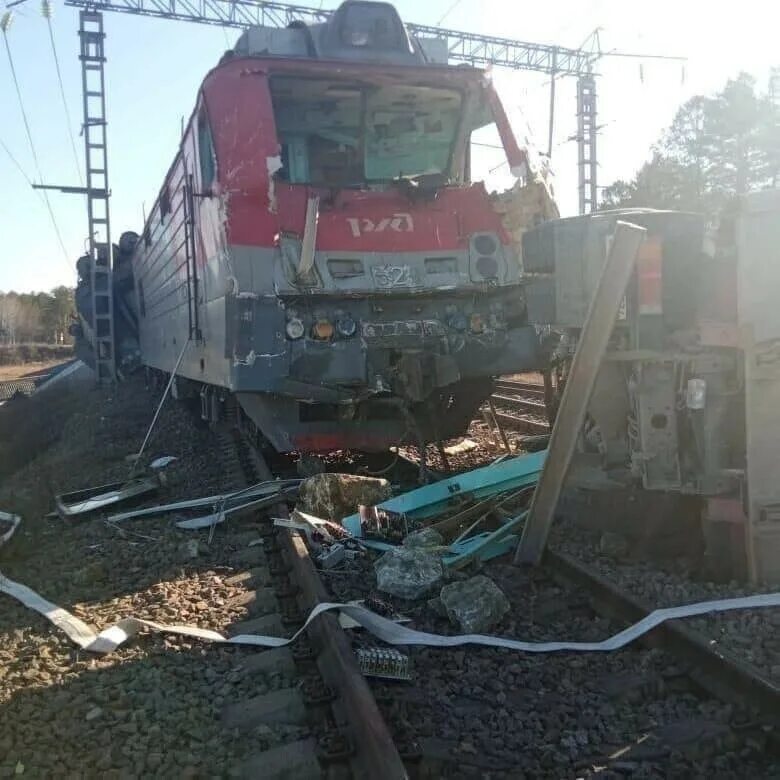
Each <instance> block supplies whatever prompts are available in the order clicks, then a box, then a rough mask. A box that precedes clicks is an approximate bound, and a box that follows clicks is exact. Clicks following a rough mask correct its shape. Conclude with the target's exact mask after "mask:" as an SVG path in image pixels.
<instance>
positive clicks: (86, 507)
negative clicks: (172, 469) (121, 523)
mask: <svg viewBox="0 0 780 780" xmlns="http://www.w3.org/2000/svg"><path fill="white" fill-rule="evenodd" d="M162 484H163V475H162V474H160V473H158V474H156V475H154V476H151V477H141V478H137V479H130V480H127V481H126V482H112V483H111V484H109V485H101V486H100V487H94V488H85V489H84V490H76V491H74V492H73V493H63V494H62V495H59V496H56V497H55V502H56V506H57V513H58V514H59V516H60V517H61V518H63V519H65V518H66V517H75V516H77V515H85V514H88V513H89V512H95V511H97V510H98V509H105V508H106V507H108V506H113V505H114V504H119V503H121V502H123V501H128V500H129V499H131V498H139V497H140V496H144V495H146V494H147V493H153V492H154V491H156V490H157V489H158V488H159V487H160V485H162Z"/></svg>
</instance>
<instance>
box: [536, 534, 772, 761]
mask: <svg viewBox="0 0 780 780" xmlns="http://www.w3.org/2000/svg"><path fill="white" fill-rule="evenodd" d="M544 565H545V566H547V567H548V568H549V569H550V570H551V571H552V572H553V573H554V576H555V577H556V578H557V579H559V580H560V581H561V582H563V583H565V584H567V585H569V586H572V587H575V588H583V589H584V590H585V591H586V592H587V593H588V594H589V595H590V596H591V597H592V599H593V605H594V608H595V609H596V610H597V612H598V613H599V614H602V615H606V616H610V617H614V618H618V619H621V620H625V621H626V622H628V623H634V622H638V621H640V620H642V619H643V618H645V617H646V616H647V615H649V614H650V613H651V612H652V611H653V609H654V607H652V606H650V605H648V604H645V603H643V602H642V601H641V600H640V599H638V598H636V597H635V596H634V595H632V594H630V593H628V592H627V591H625V590H623V589H621V588H619V587H618V586H617V585H615V584H614V583H613V582H611V581H610V580H608V579H606V578H605V577H603V576H601V575H600V574H599V573H598V572H596V571H594V570H593V569H592V568H590V567H588V566H586V565H585V564H583V563H581V562H579V561H577V560H576V559H575V558H574V557H572V556H571V555H567V554H565V553H561V552H557V551H554V550H551V549H549V548H548V549H547V550H546V551H545V555H544ZM641 641H642V642H643V643H645V644H647V645H649V646H651V647H662V648H664V649H666V650H668V651H669V652H670V653H672V654H674V655H675V656H676V657H678V658H679V659H680V660H681V661H682V662H684V663H686V665H687V674H688V675H689V676H690V677H691V678H692V679H693V680H694V682H696V683H697V684H698V685H699V686H700V687H701V688H702V689H703V690H704V691H706V692H707V693H709V694H710V695H712V696H714V697H716V698H718V699H721V700H722V701H725V702H729V703H731V704H734V705H737V706H739V707H743V708H744V709H745V710H746V711H747V712H752V713H761V714H762V715H763V716H765V717H767V718H769V721H770V725H771V726H772V728H773V730H780V688H778V686H777V685H776V684H775V683H774V682H773V681H772V680H770V679H769V678H768V677H766V676H765V675H763V674H762V673H761V672H760V671H759V670H758V669H756V668H754V667H752V666H750V665H749V664H746V663H742V662H741V661H740V660H739V659H738V658H736V657H735V656H732V655H730V654H727V653H724V652H723V651H722V650H721V649H720V647H719V646H718V645H717V643H714V642H713V641H712V640H711V639H709V638H707V637H705V636H704V635H702V634H700V633H699V632H697V631H695V630H693V629H691V628H690V627H689V626H687V625H686V624H685V623H684V622H679V623H678V622H674V621H670V622H667V623H662V624H661V625H660V626H658V627H657V628H656V629H654V630H653V631H652V632H650V633H648V634H646V635H645V636H644V637H643V638H642V640H641ZM774 740H775V743H776V745H777V746H779V747H780V731H778V733H775V734H774Z"/></svg>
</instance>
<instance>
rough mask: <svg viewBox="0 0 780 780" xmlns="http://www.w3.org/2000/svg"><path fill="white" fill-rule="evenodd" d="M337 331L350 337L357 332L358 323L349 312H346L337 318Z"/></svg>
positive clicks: (340, 334) (345, 336)
mask: <svg viewBox="0 0 780 780" xmlns="http://www.w3.org/2000/svg"><path fill="white" fill-rule="evenodd" d="M336 331H337V332H338V334H339V336H344V338H349V337H350V336H354V335H355V333H356V332H357V323H356V322H355V320H353V319H352V317H350V316H349V314H344V315H343V316H341V317H339V318H338V319H337V320H336Z"/></svg>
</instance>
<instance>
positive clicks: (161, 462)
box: [149, 455, 178, 471]
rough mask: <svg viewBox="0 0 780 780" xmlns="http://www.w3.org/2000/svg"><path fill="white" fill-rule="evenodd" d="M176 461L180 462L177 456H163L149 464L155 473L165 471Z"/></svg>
mask: <svg viewBox="0 0 780 780" xmlns="http://www.w3.org/2000/svg"><path fill="white" fill-rule="evenodd" d="M175 460H178V458H177V457H176V456H175V455H163V456H162V457H160V458H155V459H154V460H153V461H152V462H151V463H150V464H149V468H150V469H152V470H153V471H158V470H159V469H164V468H165V467H166V466H170V465H171V463H173V461H175Z"/></svg>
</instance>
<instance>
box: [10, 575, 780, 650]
mask: <svg viewBox="0 0 780 780" xmlns="http://www.w3.org/2000/svg"><path fill="white" fill-rule="evenodd" d="M0 593H5V594H6V595H8V596H11V597H12V598H14V599H16V600H17V601H19V602H20V603H22V604H24V606H26V607H28V608H29V609H32V610H34V611H35V612H38V613H39V614H41V615H43V616H44V617H45V618H46V619H47V620H49V621H50V622H51V623H53V624H54V625H55V626H57V627H58V628H59V629H61V630H62V631H63V632H64V633H65V634H66V635H67V636H68V637H69V638H70V640H71V641H72V642H74V643H75V644H77V645H78V646H79V647H81V648H82V649H84V650H88V651H89V652H93V653H111V652H113V651H114V650H116V649H117V648H118V647H120V646H121V645H123V644H124V643H125V642H126V641H127V640H128V639H130V638H132V637H134V636H136V635H137V634H138V633H139V632H140V631H141V630H142V629H149V630H150V631H156V632H159V633H164V634H177V635H179V636H188V637H191V638H193V639H202V640H204V641H207V642H218V643H224V644H232V645H251V646H254V647H283V646H285V645H289V644H292V643H293V642H295V641H296V640H297V639H298V637H300V636H301V635H302V634H303V633H305V631H306V628H307V626H308V625H309V623H311V622H312V621H313V620H316V619H317V617H318V616H319V615H321V614H322V613H323V612H340V613H343V614H346V615H347V616H348V617H351V618H352V619H353V620H355V621H357V622H358V623H360V625H361V626H363V628H365V629H366V630H367V631H369V632H371V633H372V634H373V635H374V636H375V637H377V639H380V640H382V641H383V642H387V643H388V644H391V645H425V646H428V647H457V646H460V645H483V646H485V647H503V648H505V649H507V650H516V651H519V652H525V653H553V652H559V651H569V652H606V651H611V650H619V649H620V648H622V647H625V646H626V645H628V644H630V643H631V642H633V641H634V640H635V639H638V638H639V637H640V636H642V635H644V634H646V633H647V632H648V631H651V630H652V629H654V628H655V627H656V626H658V625H660V624H661V623H664V622H666V621H667V620H677V619H679V618H688V617H697V616H699V615H707V614H709V613H712V612H730V611H734V610H738V609H765V608H767V607H780V593H762V594H759V595H756V596H745V597H743V598H735V599H718V600H715V601H703V602H698V603H696V604H688V605H685V606H681V607H667V608H665V609H656V610H655V611H653V612H651V613H650V614H649V615H647V616H646V617H644V618H642V620H640V621H638V622H636V623H634V624H633V625H631V626H629V627H628V628H625V629H623V631H620V632H618V633H617V634H614V635H613V636H611V637H609V638H608V639H604V640H602V641H601V642H524V641H522V640H519V639H506V638H503V637H496V636H487V635H484V634H456V635H454V636H443V635H441V634H429V633H427V632H425V631H416V630H415V629H413V628H408V627H407V626H403V625H399V624H398V623H395V622H393V621H392V620H388V619H387V618H385V617H382V616H381V615H377V614H376V613H375V612H371V610H369V609H366V608H365V607H361V606H357V605H355V604H331V603H324V604H318V605H317V606H316V607H315V608H314V609H313V610H312V611H311V612H310V613H309V617H308V618H307V619H306V622H305V623H304V624H303V626H302V627H301V628H300V629H299V630H298V631H296V633H295V634H294V635H293V636H292V637H291V638H290V639H285V638H283V637H278V636H260V635H257V634H239V635H238V636H234V637H231V638H230V639H226V638H225V637H224V636H222V634H220V633H218V632H216V631H211V630H210V629H207V628H197V627H195V626H177V625H163V624H161V623H155V622H153V621H151V620H140V619H138V618H124V619H123V620H120V621H119V622H118V623H115V624H114V625H113V626H109V627H108V628H104V629H103V630H102V631H101V632H100V633H95V631H94V629H93V628H91V627H90V626H89V625H87V624H86V623H85V622H84V621H83V620H79V618H77V617H75V615H71V614H70V613H69V612H67V611H66V610H64V609H62V608H61V607H58V606H57V605H56V604H52V603H51V602H50V601H47V600H46V599H44V598H43V597H42V596H40V595H39V594H38V593H36V592H35V591H34V590H32V589H31V588H28V587H27V586H26V585H22V584H21V583H19V582H14V581H13V580H9V579H8V578H7V577H5V576H3V574H2V572H0Z"/></svg>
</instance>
